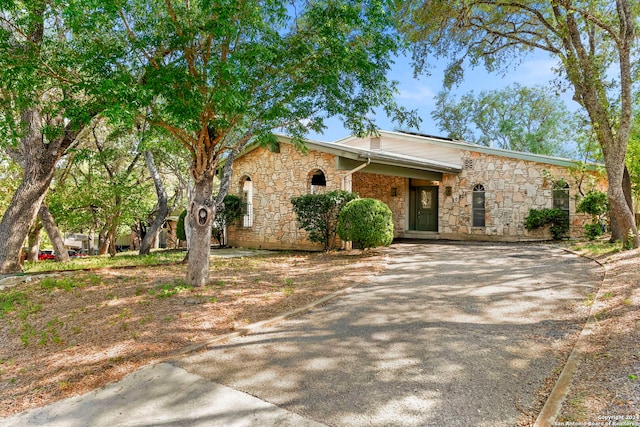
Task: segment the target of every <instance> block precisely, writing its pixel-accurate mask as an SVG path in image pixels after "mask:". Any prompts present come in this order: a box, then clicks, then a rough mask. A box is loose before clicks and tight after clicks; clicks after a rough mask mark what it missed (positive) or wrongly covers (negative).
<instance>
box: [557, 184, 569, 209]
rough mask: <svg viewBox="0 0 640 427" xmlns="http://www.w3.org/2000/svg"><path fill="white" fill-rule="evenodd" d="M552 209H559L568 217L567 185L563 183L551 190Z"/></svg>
mask: <svg viewBox="0 0 640 427" xmlns="http://www.w3.org/2000/svg"><path fill="white" fill-rule="evenodd" d="M553 208H554V209H560V210H561V211H564V212H566V214H567V216H569V184H567V183H566V182H564V181H561V182H559V183H558V184H557V185H556V187H555V188H554V189H553Z"/></svg>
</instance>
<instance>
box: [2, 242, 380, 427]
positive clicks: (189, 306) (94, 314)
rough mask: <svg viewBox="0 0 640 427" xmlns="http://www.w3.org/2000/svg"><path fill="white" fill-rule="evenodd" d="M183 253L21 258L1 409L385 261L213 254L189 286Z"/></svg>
mask: <svg viewBox="0 0 640 427" xmlns="http://www.w3.org/2000/svg"><path fill="white" fill-rule="evenodd" d="M183 257H184V254H183V253H181V252H170V251H167V252H158V253H154V254H152V255H151V256H148V257H139V256H134V255H120V256H117V257H115V258H113V259H110V258H109V257H104V258H103V257H89V258H79V259H75V260H73V261H71V262H69V263H65V264H60V263H55V262H48V261H47V262H39V263H34V264H27V265H26V270H27V272H28V273H29V274H27V275H26V276H25V277H24V279H25V280H24V282H22V283H19V284H18V285H16V286H13V287H8V288H6V289H4V290H2V291H0V334H1V335H0V336H2V337H3V339H2V341H1V342H0V417H3V416H7V415H10V414H13V413H15V412H20V411H24V410H26V409H29V408H33V407H37V406H42V405H45V404H48V403H51V402H53V401H55V400H58V399H62V398H65V397H69V396H72V395H77V394H81V393H85V392H88V391H90V390H92V389H95V388H97V387H100V386H103V385H105V384H107V383H110V382H112V381H116V380H118V379H120V378H122V377H123V376H124V375H126V374H128V373H130V372H132V371H134V370H136V369H137V368H139V367H141V366H143V365H146V364H149V363H153V362H155V361H158V360H161V359H163V358H166V357H170V356H171V355H172V354H174V353H175V352H177V351H180V350H181V349H184V348H186V347H188V346H191V345H193V344H195V343H203V342H207V341H209V340H212V339H215V338H216V337H220V336H223V335H225V334H227V333H229V332H232V331H235V330H237V329H239V328H242V327H244V326H246V325H248V324H251V323H254V322H257V321H261V320H266V319H269V318H272V317H273V316H276V315H280V314H283V313H286V312H289V311H291V310H294V309H296V308H299V307H303V306H305V305H307V304H308V303H310V302H312V301H316V300H318V299H320V298H321V297H323V296H325V295H328V294H330V293H333V292H336V291H338V290H340V289H344V288H347V287H350V286H356V285H358V284H359V283H363V282H364V281H366V280H367V279H368V278H370V277H371V275H373V274H376V272H378V271H380V269H381V268H383V265H384V257H383V256H382V255H379V254H377V253H376V252H374V251H372V252H368V253H362V252H359V251H353V252H340V253H332V254H325V253H271V254H266V255H259V256H252V257H242V258H221V257H217V256H215V255H214V256H213V257H212V259H211V280H210V282H209V284H208V285H207V286H205V287H202V288H192V287H190V286H188V285H187V284H186V283H185V282H184V277H185V274H186V265H185V264H182V263H180V261H181V260H182V258H183ZM46 270H49V271H52V270H72V271H63V272H60V271H58V272H52V273H47V274H44V273H42V272H43V271H46Z"/></svg>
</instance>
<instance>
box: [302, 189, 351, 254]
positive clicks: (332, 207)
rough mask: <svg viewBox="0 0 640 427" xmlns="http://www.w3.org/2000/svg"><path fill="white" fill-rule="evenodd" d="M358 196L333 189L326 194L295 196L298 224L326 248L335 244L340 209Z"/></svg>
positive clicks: (311, 238)
mask: <svg viewBox="0 0 640 427" xmlns="http://www.w3.org/2000/svg"><path fill="white" fill-rule="evenodd" d="M357 197H358V195H357V194H356V193H350V192H348V191H340V190H336V191H331V192H329V193H325V194H305V195H303V196H299V197H293V198H292V199H291V204H293V211H294V212H295V213H296V216H297V219H298V226H299V228H302V229H304V230H306V231H307V232H308V233H309V240H310V241H312V242H317V243H322V244H323V245H324V249H325V250H329V249H331V247H332V246H333V245H335V236H336V226H337V224H338V214H339V213H340V210H341V209H342V208H343V206H345V205H346V204H347V203H348V202H350V201H351V200H354V199H356V198H357Z"/></svg>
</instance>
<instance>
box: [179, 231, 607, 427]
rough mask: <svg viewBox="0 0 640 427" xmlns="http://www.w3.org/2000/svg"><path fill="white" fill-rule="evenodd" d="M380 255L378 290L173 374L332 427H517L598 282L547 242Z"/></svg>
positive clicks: (594, 271)
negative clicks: (384, 259) (384, 263)
mask: <svg viewBox="0 0 640 427" xmlns="http://www.w3.org/2000/svg"><path fill="white" fill-rule="evenodd" d="M387 254H388V262H389V264H388V268H387V269H386V271H385V272H384V273H383V274H382V275H380V276H378V277H377V279H376V280H375V281H374V282H373V283H371V284H369V285H366V286H362V287H359V288H357V289H355V290H354V291H353V292H351V293H350V294H349V295H347V296H346V297H343V298H341V299H340V300H338V301H337V302H334V303H332V304H330V305H327V306H325V307H322V308H318V309H316V310H314V311H313V312H310V313H308V314H307V315H305V316H303V317H300V318H297V319H294V320H290V321H287V322H285V323H283V324H280V325H278V326H277V327H274V328H271V329H269V330H264V331H262V332H261V333H258V334H255V335H251V336H247V337H244V338H240V339H236V340H233V341H232V342H229V343H227V344H226V345H223V346H219V347H216V348H213V349H211V350H210V351H207V352H205V353H202V354H197V355H194V356H191V357H189V358H186V359H184V360H182V361H180V363H179V366H180V367H182V368H183V369H185V370H187V371H188V372H191V373H195V374H197V375H199V376H202V377H205V378H207V379H210V380H212V381H214V382H216V383H220V384H224V385H225V386H228V387H231V388H233V389H236V390H241V391H244V392H246V393H248V394H251V395H253V396H257V397H259V398H260V399H263V400H265V401H268V402H270V403H273V404H275V405H278V406H279V407H281V408H284V409H286V410H288V411H291V412H294V413H296V414H299V415H302V416H304V417H306V418H309V419H312V420H315V421H319V422H321V423H325V424H327V425H331V426H392V425H397V426H463V425H464V426H492V427H494V426H514V425H516V422H517V420H518V418H519V417H520V416H521V415H522V413H521V412H520V411H519V409H521V410H525V411H526V410H527V409H528V408H530V407H531V406H532V405H533V403H534V402H535V400H536V394H535V393H536V391H538V390H540V389H542V388H543V386H544V383H545V379H546V378H547V377H549V376H550V375H551V374H552V372H553V371H554V370H555V369H561V367H562V363H563V361H562V360H561V359H560V357H561V356H560V355H561V352H559V351H558V350H560V349H562V348H563V347H564V346H565V345H566V344H567V341H572V340H575V338H576V333H578V332H579V331H580V329H581V326H582V322H584V321H585V320H586V318H587V315H588V311H587V308H586V307H584V304H583V303H584V302H585V300H586V299H587V296H588V294H589V293H591V292H595V291H596V289H597V286H598V285H599V283H600V282H601V280H602V274H603V273H602V271H601V269H600V268H599V267H598V266H597V265H596V264H595V263H592V262H590V261H588V260H585V259H581V258H579V257H576V256H574V255H572V254H569V253H566V252H565V251H563V250H560V249H557V248H553V247H551V246H547V245H504V244H453V243H449V244H443V243H420V244H412V243H401V244H395V245H393V246H392V247H391V248H389V249H387ZM565 349H566V347H565ZM565 356H566V353H565Z"/></svg>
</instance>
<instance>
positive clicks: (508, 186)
mask: <svg viewBox="0 0 640 427" xmlns="http://www.w3.org/2000/svg"><path fill="white" fill-rule="evenodd" d="M278 138H279V147H278V149H276V150H271V149H269V148H267V147H263V146H253V147H251V148H249V149H248V150H247V151H245V152H244V153H243V154H242V155H240V156H239V157H238V158H237V159H236V161H235V162H234V171H233V176H232V181H231V185H230V189H229V192H230V193H231V194H238V195H241V196H242V197H243V199H244V200H245V203H246V212H245V215H244V216H243V218H242V219H241V221H239V222H238V223H237V224H235V225H233V226H231V227H229V229H228V237H227V241H228V244H229V245H232V246H238V247H255V248H265V249H307V250H317V249H321V246H320V245H318V244H315V243H312V242H309V241H308V240H307V235H306V232H305V231H304V230H301V229H299V228H298V224H297V221H296V217H295V214H294V212H293V209H292V205H291V201H290V200H291V198H292V197H295V196H299V195H302V194H306V193H311V192H319V191H322V192H325V191H332V190H339V189H342V190H347V191H353V192H356V193H358V194H359V195H360V197H370V198H375V199H378V200H381V201H382V202H384V203H386V204H387V205H388V206H389V207H390V208H391V211H392V212H393V221H394V235H395V237H397V238H423V239H450V240H489V241H528V240H547V239H550V238H551V234H550V232H549V230H548V229H540V230H534V231H531V232H529V231H527V230H526V229H525V228H524V220H525V217H526V216H527V214H528V213H529V210H530V209H532V208H535V209H541V208H551V207H559V208H561V209H564V210H566V211H567V212H568V215H569V219H570V236H571V237H580V236H581V235H582V234H583V231H584V228H583V226H584V224H585V223H587V222H589V221H590V218H589V216H588V215H585V214H580V213H576V196H578V195H579V194H580V191H582V192H586V191H587V190H589V189H590V188H597V189H600V190H603V191H606V181H605V179H604V178H603V175H602V174H601V173H599V172H598V168H597V167H596V165H590V166H588V167H587V168H586V171H583V172H582V173H580V174H578V173H577V172H576V170H577V169H576V167H577V163H575V162H573V161H570V160H567V159H560V158H554V157H548V156H540V155H533V154H528V153H517V152H512V151H507V150H500V149H494V148H489V147H484V146H478V145H476V144H470V143H466V142H463V141H453V140H448V139H443V138H435V137H430V136H424V135H417V134H409V133H401V132H386V131H380V134H379V136H377V137H371V138H357V137H348V138H345V139H342V140H339V141H336V142H335V143H326V142H318V141H307V142H306V147H307V150H306V151H305V152H302V151H300V150H298V149H297V148H296V147H295V146H294V145H293V144H291V141H290V140H289V139H288V138H287V137H283V136H280V137H278ZM578 182H580V183H581V188H578Z"/></svg>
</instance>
